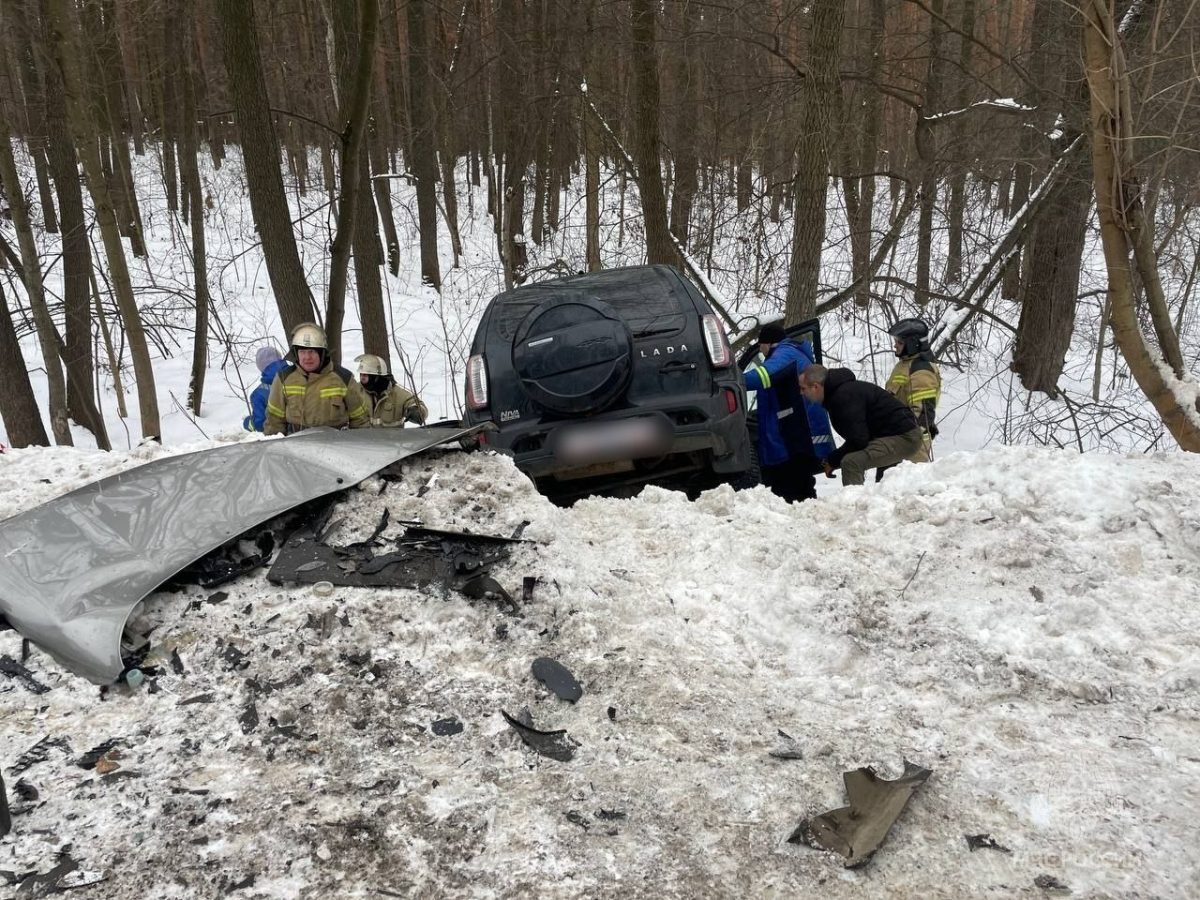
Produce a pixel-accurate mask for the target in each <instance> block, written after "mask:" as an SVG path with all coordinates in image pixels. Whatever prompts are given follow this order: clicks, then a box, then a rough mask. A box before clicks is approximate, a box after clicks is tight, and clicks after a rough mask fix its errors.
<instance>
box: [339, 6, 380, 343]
mask: <svg viewBox="0 0 1200 900" xmlns="http://www.w3.org/2000/svg"><path fill="white" fill-rule="evenodd" d="M336 2H337V3H338V4H339V5H338V7H337V8H336V9H335V11H334V13H333V17H334V35H335V43H336V44H337V45H338V55H339V57H340V62H339V64H338V67H337V69H338V82H339V84H338V100H339V104H338V107H339V108H338V114H339V121H340V122H341V124H342V127H343V131H342V177H341V185H342V195H341V202H340V203H339V204H338V215H337V233H336V234H335V235H334V238H333V248H332V249H331V250H330V253H329V296H328V298H327V301H326V306H325V331H326V333H327V334H328V336H329V353H330V355H331V356H332V357H333V358H334V359H335V360H338V361H340V360H341V355H342V320H343V318H344V316H345V310H346V279H347V274H348V270H349V265H350V249H351V247H352V246H353V247H355V248H356V250H357V248H362V247H365V242H366V241H367V240H371V241H377V240H378V239H377V237H376V233H375V227H374V224H375V222H374V219H375V216H374V207H373V206H372V207H370V218H369V219H366V218H365V217H364V216H362V215H360V211H359V205H360V204H363V199H364V197H363V194H364V193H365V194H366V198H365V199H366V201H367V204H370V203H371V201H372V197H371V191H370V187H369V185H367V183H366V181H365V179H364V178H363V167H364V166H366V165H369V163H368V162H367V142H366V129H367V110H368V109H369V108H370V103H371V68H372V66H373V65H374V61H375V46H376V40H375V37H376V33H377V30H378V25H379V3H378V0H361V5H359V4H357V3H356V0H336ZM356 6H357V7H358V16H357V23H356V22H355V8H356ZM356 30H357V31H358V39H357V42H356V41H354V40H353V39H352V35H353V34H354V32H355V31H356ZM356 43H357V46H355V44H356ZM352 61H353V62H352ZM367 204H363V206H364V210H363V212H366V211H367V209H366V208H365V207H366V206H367ZM360 229H361V230H362V231H363V234H362V236H361V239H360V238H359V236H358V231H359V230H360ZM360 240H361V241H362V242H363V243H360ZM355 255H356V256H359V255H360V254H359V253H357V252H356V254H355ZM372 255H373V254H372ZM370 262H371V261H369V260H363V263H364V264H367V265H369V264H370ZM370 268H371V269H372V271H373V275H374V279H375V285H376V287H377V288H378V284H379V270H378V268H376V267H374V266H371V267H370ZM359 271H360V266H359V263H358V261H357V260H356V262H355V272H356V273H358V272H359ZM363 274H364V275H366V276H367V277H370V274H371V273H369V272H364V273H363ZM362 289H363V285H362V284H359V292H360V294H361V293H362ZM380 296H382V295H381V294H380ZM361 299H363V298H361V297H360V300H361ZM360 309H361V304H360ZM382 317H383V316H382V300H380V301H379V318H380V319H382ZM362 324H363V332H364V338H366V335H367V329H368V328H370V329H371V330H376V329H377V327H378V323H377V322H376V321H374V320H372V321H371V322H367V321H363V323H362ZM371 339H372V340H373V341H379V342H381V345H382V346H383V347H384V348H385V350H384V352H383V353H382V354H380V355H382V356H383V357H384V358H385V359H386V358H387V350H386V347H387V345H388V340H387V329H386V326H385V327H384V329H383V331H382V334H379V335H378V336H375V335H372V338H371ZM370 352H377V351H370Z"/></svg>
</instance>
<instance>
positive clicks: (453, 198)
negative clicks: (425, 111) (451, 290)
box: [438, 107, 463, 269]
mask: <svg viewBox="0 0 1200 900" xmlns="http://www.w3.org/2000/svg"><path fill="white" fill-rule="evenodd" d="M439 115H440V117H441V127H440V128H439V129H438V133H439V135H440V137H441V143H442V152H441V153H440V154H439V157H440V160H441V165H442V199H443V200H444V202H445V205H446V227H447V228H448V229H449V230H450V252H451V253H453V254H454V268H456V269H457V268H458V266H459V263H460V262H461V260H462V255H463V245H462V235H461V234H460V233H459V230H458V180H457V178H455V174H454V167H455V164H456V163H457V162H458V159H457V157H456V156H455V154H454V141H453V139H452V138H451V136H450V124H451V123H450V112H449V110H448V109H446V108H445V107H443V108H442V111H441V112H440V113H439Z"/></svg>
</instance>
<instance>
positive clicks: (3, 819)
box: [0, 773, 12, 838]
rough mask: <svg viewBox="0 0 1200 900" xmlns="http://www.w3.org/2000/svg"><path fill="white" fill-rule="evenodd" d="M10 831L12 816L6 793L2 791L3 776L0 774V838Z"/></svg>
mask: <svg viewBox="0 0 1200 900" xmlns="http://www.w3.org/2000/svg"><path fill="white" fill-rule="evenodd" d="M10 831H12V814H11V813H9V811H8V793H7V792H6V791H5V790H4V775H3V773H0V838H2V837H4V836H5V835H6V834H8V833H9V832H10Z"/></svg>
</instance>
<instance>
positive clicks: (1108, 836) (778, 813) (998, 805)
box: [0, 447, 1200, 898]
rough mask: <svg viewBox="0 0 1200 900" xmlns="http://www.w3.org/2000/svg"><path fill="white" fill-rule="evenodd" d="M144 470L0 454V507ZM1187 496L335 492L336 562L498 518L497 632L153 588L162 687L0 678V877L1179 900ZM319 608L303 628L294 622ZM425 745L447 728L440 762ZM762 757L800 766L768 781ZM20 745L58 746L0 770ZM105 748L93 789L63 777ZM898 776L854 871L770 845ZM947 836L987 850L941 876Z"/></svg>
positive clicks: (1190, 537)
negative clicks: (853, 786)
mask: <svg viewBox="0 0 1200 900" xmlns="http://www.w3.org/2000/svg"><path fill="white" fill-rule="evenodd" d="M165 452H169V451H166V450H163V449H159V448H142V449H140V450H139V451H136V452H135V453H134V454H126V453H114V454H107V455H105V454H98V453H97V452H96V451H84V450H70V449H58V450H49V451H46V450H26V451H16V452H11V453H10V454H6V455H5V457H4V465H3V466H2V467H0V517H3V516H7V515H9V514H12V513H15V512H18V511H20V510H22V509H25V508H28V507H29V506H31V505H34V504H36V503H38V502H42V501H43V500H45V499H47V498H48V497H50V496H53V495H56V494H58V493H61V492H63V491H66V490H68V489H70V488H71V487H73V486H76V485H78V484H80V483H82V482H84V481H87V480H90V479H91V478H93V477H96V476H98V475H99V474H101V473H104V472H111V471H114V470H115V469H116V468H121V467H125V466H128V465H132V464H136V463H139V462H142V461H144V460H145V459H146V458H149V457H152V456H155V455H157V454H160V453H165ZM434 476H436V478H435V477H434ZM1197 483H1200V458H1197V457H1195V456H1191V455H1184V454H1159V455H1149V456H1118V455H1106V454H1099V453H1097V454H1089V455H1080V454H1078V453H1074V452H1069V451H1054V450H1045V449H1033V448H1011V447H1010V448H1006V447H994V448H990V449H986V450H984V451H981V452H977V453H956V454H952V455H947V456H944V457H943V458H941V459H939V460H938V461H937V462H936V463H934V464H933V465H930V466H924V467H916V466H909V465H905V466H902V467H900V468H899V469H897V470H895V471H894V472H892V473H889V475H888V477H887V478H886V479H885V480H884V482H883V483H881V484H880V485H871V486H868V487H866V488H851V489H845V490H837V491H834V492H832V493H831V494H830V495H829V496H826V497H823V498H821V499H819V500H816V501H812V502H808V503H804V504H801V505H799V506H791V507H789V506H787V505H785V504H783V503H782V502H781V501H779V500H778V499H776V498H774V497H773V496H771V495H770V494H769V493H768V492H766V491H765V490H764V489H761V488H757V489H754V490H752V491H748V492H743V493H736V494H735V493H734V492H732V491H731V490H729V489H727V488H722V489H719V490H714V491H711V492H709V493H707V494H705V495H703V496H702V497H701V498H700V499H699V500H698V501H697V502H694V503H689V502H688V501H687V500H686V499H685V498H684V496H683V495H682V494H677V493H671V492H667V491H663V490H659V489H656V488H649V489H647V490H646V491H645V492H644V493H643V494H642V495H641V496H639V497H638V498H636V499H633V500H621V501H618V500H603V499H593V500H586V501H582V502H580V503H578V504H577V505H576V506H575V507H574V508H571V509H561V508H558V507H555V506H552V505H550V504H549V503H547V502H546V501H545V500H544V499H543V498H542V497H540V496H539V495H537V494H536V493H535V492H534V491H533V490H532V488H531V487H530V485H529V483H528V482H527V480H526V479H525V478H524V477H522V476H521V475H520V474H519V473H518V472H516V471H515V470H514V468H513V467H512V465H511V463H510V462H509V461H508V460H506V459H505V458H503V457H499V456H494V455H491V454H484V453H475V454H464V453H461V452H457V451H455V452H445V453H442V454H440V455H434V456H430V457H421V458H417V459H415V460H413V461H411V462H409V463H408V464H407V465H406V466H405V469H404V477H403V480H401V481H400V482H398V483H393V484H390V485H388V486H387V489H386V490H383V487H384V485H383V482H381V481H380V480H378V479H374V478H373V479H370V480H368V481H367V482H365V483H364V484H363V485H362V486H361V487H360V488H359V489H356V490H353V491H350V492H349V493H348V494H347V495H346V498H345V500H344V501H343V502H342V505H341V508H340V510H339V513H338V514H339V515H343V516H345V523H344V525H343V526H342V531H341V532H340V534H339V539H340V540H345V541H346V542H349V541H350V540H353V539H355V538H356V537H365V536H367V535H368V534H369V533H370V531H371V529H372V527H373V526H374V524H375V522H376V521H377V520H378V517H379V514H380V512H381V511H382V509H383V508H384V507H387V508H388V509H389V510H390V511H391V517H392V521H396V520H399V519H420V520H422V521H424V522H426V523H427V524H429V525H432V526H440V527H449V528H456V527H466V528H470V529H472V530H476V531H485V532H487V533H492V534H500V535H508V534H511V533H513V531H514V529H516V528H517V527H518V526H520V525H521V523H522V522H525V521H528V522H529V525H528V526H527V527H526V528H525V531H524V536H525V537H527V538H530V539H532V540H533V541H535V542H536V543H531V544H527V545H523V546H522V547H521V548H520V549H518V550H517V551H516V552H515V554H514V556H513V558H512V560H511V561H510V563H508V564H506V565H505V566H504V567H503V568H502V569H500V570H499V571H498V573H497V577H498V578H499V580H500V581H501V582H502V583H503V584H504V585H505V586H506V587H507V588H508V589H509V590H510V591H511V592H513V593H514V594H515V595H517V596H519V595H520V587H521V583H522V579H523V578H524V577H526V576H533V577H536V578H537V579H538V582H537V585H536V587H535V589H534V591H533V596H532V600H531V601H530V602H529V603H528V604H526V605H525V606H524V607H523V608H522V610H521V613H520V615H512V614H511V613H509V612H506V611H504V610H503V609H501V608H499V607H498V606H496V605H494V604H492V603H490V602H487V601H469V600H467V599H465V598H463V597H461V596H459V595H457V594H449V595H447V596H442V595H441V594H439V593H437V592H420V591H415V590H401V589H351V588H338V589H337V590H336V592H335V594H334V595H333V596H332V597H318V596H315V595H314V594H313V592H312V591H311V589H309V588H279V587H275V586H272V585H270V584H268V583H267V581H266V579H265V576H264V575H263V574H262V573H258V574H255V575H251V576H247V577H244V578H242V579H241V580H239V581H237V582H235V583H233V584H232V585H229V586H226V587H224V588H223V589H222V590H224V591H226V592H227V593H228V597H227V598H226V599H224V600H222V601H221V602H205V601H206V597H208V595H209V593H211V592H207V591H200V590H198V589H190V590H188V591H187V592H185V593H178V594H176V593H166V592H164V593H158V594H155V595H152V597H151V598H150V599H149V601H148V602H147V604H146V607H145V609H144V611H143V612H142V613H140V614H139V617H138V626H139V627H140V628H141V629H143V630H145V629H148V628H150V627H151V626H153V632H152V638H153V640H154V641H155V642H156V644H157V645H158V646H159V647H160V648H161V650H160V652H161V653H162V654H164V655H166V656H169V654H170V651H171V650H172V649H174V650H176V651H177V653H178V656H179V658H180V660H181V662H182V664H183V669H184V671H183V673H182V674H176V673H175V671H174V670H173V668H172V667H171V666H170V665H166V664H164V666H163V669H162V672H161V674H160V675H158V677H157V679H156V690H155V691H151V690H150V689H149V684H143V685H142V686H140V687H138V688H136V689H132V690H131V689H129V688H126V687H120V688H114V689H113V690H111V691H110V692H109V694H108V696H107V699H106V700H104V701H103V702H101V700H100V697H99V695H98V690H97V688H96V687H94V686H92V685H90V684H88V683H86V682H84V681H83V680H82V679H79V678H77V677H75V676H73V675H70V674H68V673H66V672H64V671H63V670H61V669H59V668H58V667H57V666H56V665H55V664H54V663H53V662H52V661H50V660H49V658H48V657H47V656H46V655H45V654H43V653H40V652H37V651H35V652H34V654H33V656H32V657H31V659H30V661H29V663H28V665H29V666H30V668H31V669H32V670H33V671H34V673H35V675H36V677H37V678H38V679H39V680H41V681H42V682H44V683H45V684H46V685H47V686H48V687H49V688H50V690H49V691H48V692H46V693H42V694H34V693H32V692H31V691H30V690H29V688H28V687H27V686H25V685H24V684H23V683H22V682H20V681H19V680H16V679H13V678H9V677H6V676H3V675H0V766H2V767H3V772H4V775H5V780H6V782H7V783H8V789H9V794H10V798H11V800H12V802H13V803H14V805H15V806H16V808H17V811H18V812H19V814H18V815H16V816H15V817H14V820H13V821H14V831H13V833H12V834H10V835H9V836H8V837H6V838H3V839H2V840H0V870H6V871H8V872H13V873H17V874H25V873H28V872H33V871H36V872H39V873H45V872H47V871H49V870H50V869H51V868H52V867H53V866H54V865H55V864H56V863H57V862H58V861H59V860H60V856H59V854H60V852H62V851H64V850H65V849H67V848H69V854H70V857H71V859H73V860H75V861H76V862H77V863H78V864H79V867H80V868H79V871H77V872H74V873H72V874H70V875H68V876H66V880H65V881H64V882H63V884H80V883H87V882H92V881H97V880H98V879H103V881H99V883H97V884H95V885H94V886H93V887H92V888H90V889H89V890H87V891H85V892H82V895H84V896H96V897H112V898H143V897H198V896H219V895H221V894H222V893H223V892H224V891H226V890H230V889H233V888H237V890H236V893H235V896H243V897H312V898H316V897H328V896H337V897H376V896H393V895H395V896H414V897H416V896H421V897H425V896H462V897H467V896H473V897H494V896H499V897H523V896H529V895H533V894H536V895H538V896H547V897H579V896H583V897H599V896H631V897H696V896H723V897H746V896H753V897H767V896H813V895H818V894H819V895H820V896H823V897H862V896H877V897H882V896H887V897H909V898H930V897H946V898H961V897H997V898H1001V897H1003V898H1008V897H1019V896H1028V897H1040V896H1043V895H1044V891H1043V889H1042V888H1040V887H1036V886H1035V883H1034V880H1035V878H1039V876H1049V877H1050V878H1053V879H1056V880H1057V881H1058V882H1060V883H1062V884H1065V885H1067V886H1068V887H1069V888H1070V890H1071V891H1072V896H1076V897H1113V898H1130V897H1144V898H1150V897H1153V898H1190V897H1194V896H1196V895H1197V893H1198V892H1200V859H1198V856H1197V851H1196V847H1197V846H1200V824H1197V820H1196V817H1195V810H1196V809H1197V808H1200V787H1198V785H1200V778H1198V776H1200V740H1198V739H1200V721H1198V720H1200V698H1198V695H1197V688H1198V686H1200V654H1198V650H1200V647H1198V644H1200V607H1197V605H1196V597H1197V593H1198V592H1197V588H1198V587H1200V547H1198V545H1197V541H1196V535H1197V533H1198V529H1200V495H1198V494H1197V492H1196V490H1195V488H1194V486H1195V484H1197ZM393 532H394V529H392V530H389V532H388V534H391V533H393ZM331 608H333V609H335V610H336V612H337V616H338V617H339V618H338V619H337V620H335V622H336V625H335V627H334V628H333V629H332V633H331V634H329V636H328V637H326V638H322V637H321V633H320V631H319V630H316V629H313V628H311V627H306V623H308V622H309V620H310V617H315V618H320V617H321V616H322V614H324V613H325V612H326V611H328V610H330V609H331ZM343 622H344V624H343ZM230 645H232V646H233V647H235V648H237V649H238V650H239V651H241V652H244V653H245V654H246V657H245V660H244V661H243V663H244V664H239V665H242V667H241V668H239V667H237V666H235V665H234V664H233V663H232V662H231V660H232V659H234V658H235V656H231V655H230V654H229V653H228V650H227V648H228V646H230ZM19 650H20V640H19V638H18V637H17V636H16V635H15V634H14V633H13V632H4V633H0V654H7V655H8V656H11V657H18V656H19ZM539 656H552V657H554V658H556V659H558V660H560V661H561V662H562V663H564V664H565V665H567V666H568V667H569V668H570V669H571V670H573V671H574V673H575V674H576V675H577V676H578V678H579V679H580V680H581V681H582V683H583V685H584V689H585V693H584V696H583V698H582V699H581V700H580V701H579V702H578V703H577V704H574V705H571V704H568V703H565V702H563V701H560V700H557V699H555V698H554V697H553V696H552V695H550V694H548V693H547V691H546V690H545V689H544V688H542V687H541V686H540V685H539V684H538V683H537V682H536V681H535V680H534V679H533V677H532V675H531V673H530V664H531V662H532V661H533V659H534V658H536V657H539ZM252 679H255V680H257V682H258V688H257V691H256V692H254V693H252V691H253V689H252V688H251V687H250V686H248V682H250V681H251V680H252ZM196 697H200V698H201V699H200V701H197V702H192V703H185V702H184V701H187V700H189V699H194V698H196ZM252 697H254V698H255V699H256V704H257V713H258V717H259V724H258V725H257V726H256V727H254V728H253V729H252V730H250V731H248V732H246V731H244V729H243V727H242V724H241V722H240V717H241V716H242V714H243V711H244V709H245V707H246V705H247V702H248V700H250V699H251V698H252ZM526 706H527V707H528V708H529V710H530V712H531V713H532V716H533V719H534V721H535V722H536V724H537V725H538V726H539V727H541V728H544V729H552V728H563V729H566V730H567V732H568V733H569V735H570V736H571V738H572V739H574V740H575V741H577V742H578V744H579V746H578V748H577V751H576V755H575V758H574V759H573V760H571V761H570V762H557V761H553V760H550V759H546V758H543V757H539V756H536V755H534V754H533V753H532V752H531V751H530V750H529V749H528V748H526V747H525V746H524V745H523V744H522V743H521V742H520V740H519V739H518V737H517V735H516V734H515V733H514V732H513V730H512V729H511V728H510V727H509V726H508V725H507V724H506V723H505V721H504V719H503V718H502V716H501V714H500V710H502V709H503V710H506V711H508V712H509V713H511V714H514V715H515V714H517V713H518V712H519V711H520V710H521V708H522V707H526ZM450 716H454V717H456V718H457V719H459V720H460V721H461V722H462V724H463V726H464V729H463V731H462V732H461V733H459V734H456V735H446V736H438V735H435V734H434V733H433V732H432V730H431V724H432V723H433V722H434V721H436V720H439V719H444V718H447V717H450ZM779 730H783V731H785V732H787V733H788V734H790V735H792V736H794V737H795V738H796V739H797V741H798V743H799V745H800V747H801V748H802V751H803V758H802V759H790V760H782V759H777V758H774V757H772V756H770V755H769V752H770V751H771V750H772V749H773V748H774V747H775V746H776V745H777V742H778V741H779V737H778V731H779ZM44 739H49V740H50V741H61V742H62V743H61V744H57V745H51V744H43V745H42V746H43V748H47V747H48V748H49V749H48V751H47V752H46V754H45V759H44V760H43V761H40V762H34V763H32V764H30V765H29V766H28V768H26V769H25V770H24V771H22V772H20V773H15V772H14V771H13V767H14V765H15V764H16V762H17V761H18V759H19V758H20V757H21V756H22V754H25V753H26V752H27V751H28V750H30V748H31V747H33V746H34V745H36V744H38V743H39V742H40V741H43V740H44ZM111 739H120V741H121V744H120V747H119V754H120V758H119V759H117V760H116V762H117V763H118V764H119V766H120V768H119V769H117V770H115V772H113V773H110V774H109V775H107V776H101V775H100V774H98V773H97V772H96V771H95V770H85V769H83V768H80V767H79V766H78V765H76V764H75V760H76V759H77V758H78V757H79V756H81V755H82V754H83V753H85V752H86V751H88V750H89V749H91V748H93V747H96V746H97V745H100V744H102V743H103V742H105V741H108V740H111ZM905 759H908V760H910V761H912V762H914V763H917V764H920V765H923V766H926V767H928V768H930V769H932V770H933V776H932V777H931V778H930V780H929V781H928V782H927V783H926V785H925V786H924V787H923V788H922V789H921V790H920V791H918V793H917V794H916V795H915V797H914V798H913V799H912V801H911V802H910V804H909V806H908V808H907V809H906V810H905V811H904V813H903V814H902V816H901V817H900V819H899V821H898V822H897V824H896V826H895V827H894V829H893V831H892V833H891V835H890V837H889V838H888V840H887V841H886V843H885V844H884V846H883V848H882V849H881V850H880V851H879V853H878V854H877V855H876V857H875V858H874V860H873V861H872V862H871V863H870V864H869V865H868V866H867V867H866V868H864V869H861V870H855V871H848V870H845V869H843V868H842V866H841V864H840V862H839V861H838V859H837V858H835V857H833V856H832V855H830V854H826V853H823V852H819V851H815V850H812V849H809V848H806V847H798V846H793V845H790V844H788V843H786V841H785V839H786V838H787V836H788V835H789V833H790V832H791V831H792V829H793V828H794V827H795V826H796V824H797V823H798V822H799V821H800V820H801V819H802V818H803V817H805V816H809V815H812V814H815V813H819V812H823V811H826V810H829V809H832V808H834V807H837V806H840V805H842V804H843V802H844V799H845V798H844V795H843V790H842V783H841V775H842V772H843V771H845V770H848V769H852V768H855V767H858V766H862V765H872V766H875V767H876V768H877V769H878V770H879V771H880V772H881V773H882V774H884V775H885V776H887V777H894V776H895V775H897V774H899V772H900V771H901V768H902V764H903V762H902V761H903V760H905ZM27 788H33V789H35V790H36V792H37V799H36V800H26V799H22V798H21V795H22V794H24V795H25V796H29V791H28V790H27ZM981 833H987V834H990V835H991V836H992V838H993V839H994V840H995V841H996V842H998V843H999V844H1001V845H1003V846H1004V847H1006V848H1008V850H1009V851H1011V852H1000V851H997V850H989V849H979V850H975V851H974V852H972V851H971V850H969V849H968V846H967V843H966V840H965V835H973V834H981ZM4 879H5V876H4V875H3V873H2V872H0V895H5V896H8V895H9V894H8V893H7V892H11V891H15V888H13V887H11V886H6V882H5V880H4ZM1042 883H1049V882H1046V881H1045V880H1044V879H1043V881H1042ZM239 885H240V886H241V887H238V886H239Z"/></svg>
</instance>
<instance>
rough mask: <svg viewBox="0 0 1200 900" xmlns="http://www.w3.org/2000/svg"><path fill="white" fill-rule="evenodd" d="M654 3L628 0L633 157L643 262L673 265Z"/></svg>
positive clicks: (675, 254) (676, 256) (674, 253)
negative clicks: (642, 226) (660, 133)
mask: <svg viewBox="0 0 1200 900" xmlns="http://www.w3.org/2000/svg"><path fill="white" fill-rule="evenodd" d="M656 6H657V4H655V3H653V2H652V0H632V2H631V3H630V16H631V19H632V25H633V47H632V49H631V51H630V52H631V55H632V61H631V64H632V67H633V83H634V97H635V100H634V116H633V135H634V137H633V159H634V162H635V164H636V165H637V183H638V192H639V193H640V194H641V198H642V217H643V219H644V220H645V223H646V262H648V263H667V264H668V265H674V266H677V265H679V254H678V252H677V251H676V249H675V244H674V242H673V241H672V240H671V231H670V227H669V226H668V224H667V198H666V195H665V194H664V193H663V184H662V169H661V168H660V163H659V136H658V117H659V102H658V64H657V60H656V59H655V52H654V41H655V38H654V33H655V25H654V14H655V8H656Z"/></svg>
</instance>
